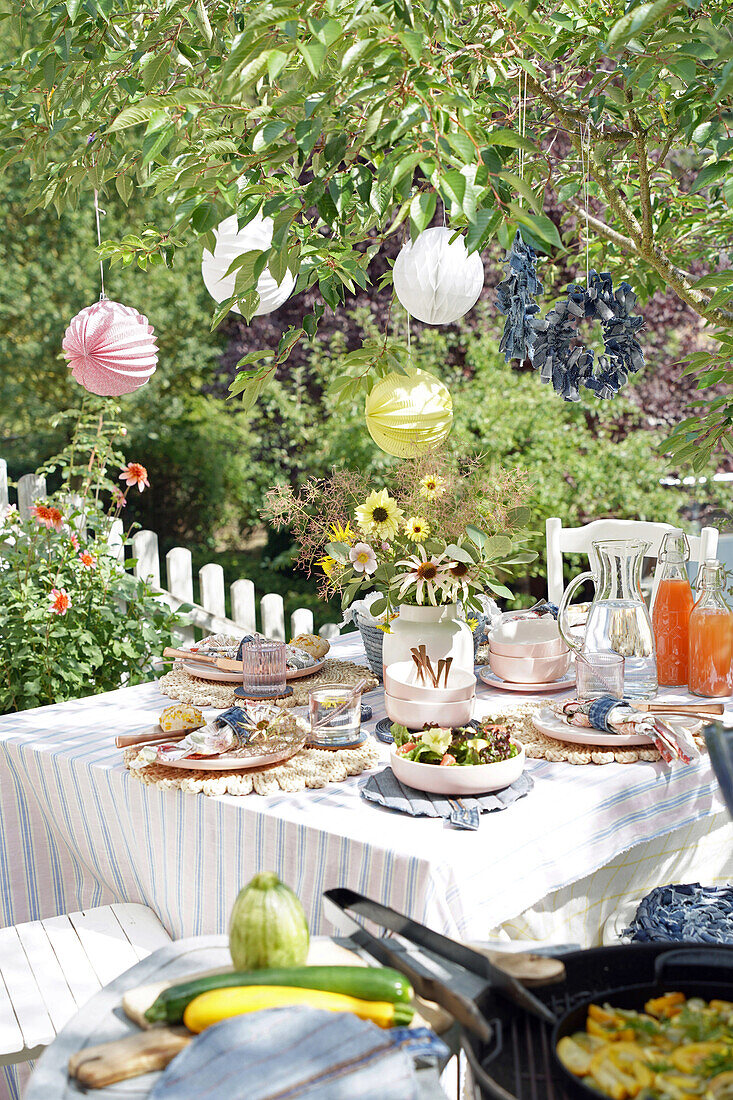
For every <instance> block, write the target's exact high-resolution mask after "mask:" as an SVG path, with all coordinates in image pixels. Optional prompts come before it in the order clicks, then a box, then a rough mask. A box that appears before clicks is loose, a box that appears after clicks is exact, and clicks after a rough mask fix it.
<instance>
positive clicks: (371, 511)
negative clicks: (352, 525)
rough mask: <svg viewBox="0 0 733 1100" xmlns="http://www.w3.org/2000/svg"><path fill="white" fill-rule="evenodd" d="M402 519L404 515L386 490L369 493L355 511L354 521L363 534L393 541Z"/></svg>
mask: <svg viewBox="0 0 733 1100" xmlns="http://www.w3.org/2000/svg"><path fill="white" fill-rule="evenodd" d="M404 518H405V513H404V512H403V511H402V509H401V508H400V507H399V506H398V504H397V501H396V500H395V499H394V497H391V496H390V495H389V493H388V492H387V490H386V489H381V490H380V491H379V492H378V493H377V492H371V493H370V494H369V496H368V497H367V498H366V500H365V501H364V503H363V504H360V505H359V507H358V508H357V509H356V519H357V522H358V524H359V526H360V527H361V529H362V531H363V532H364V534H365V535H375V536H376V537H377V538H380V539H393V538H394V537H395V535H396V534H397V532H398V531H399V528H400V523H401V521H402V520H403V519H404Z"/></svg>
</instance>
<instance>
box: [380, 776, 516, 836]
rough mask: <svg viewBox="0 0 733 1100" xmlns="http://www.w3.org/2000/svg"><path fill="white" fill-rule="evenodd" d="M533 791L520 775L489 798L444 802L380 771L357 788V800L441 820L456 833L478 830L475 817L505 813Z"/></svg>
mask: <svg viewBox="0 0 733 1100" xmlns="http://www.w3.org/2000/svg"><path fill="white" fill-rule="evenodd" d="M533 787H534V780H533V779H532V778H531V777H530V776H529V775H528V774H527V772H522V774H521V775H520V777H519V779H517V781H516V782H515V783H512V785H511V787H505V788H504V790H503V791H495V792H494V793H493V794H482V795H477V796H476V797H465V796H464V797H461V798H448V797H447V796H446V795H442V794H428V793H427V792H426V791H417V790H415V788H414V787H407V786H405V784H404V783H400V781H399V779H398V778H397V777H396V775H395V774H394V772H393V771H392V769H391V768H384V769H383V770H382V771H381V772H377V773H376V775H370V776H368V778H367V779H365V780H364V781H363V783H362V784H361V796H362V798H366V799H367V801H369V802H376V803H377V804H378V805H379V806H385V807H386V808H387V809H388V810H397V811H398V813H402V814H410V816H411V817H442V818H444V819H445V820H446V821H448V822H449V823H450V824H451V825H455V826H456V828H458V829H478V827H479V814H482V813H492V812H493V811H495V810H505V809H506V808H507V806H511V804H512V802H516V801H517V799H518V798H523V797H524V795H526V794H529V792H530V791H531V790H532V788H533Z"/></svg>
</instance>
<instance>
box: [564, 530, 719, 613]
mask: <svg viewBox="0 0 733 1100" xmlns="http://www.w3.org/2000/svg"><path fill="white" fill-rule="evenodd" d="M545 530H546V536H547V598H548V600H549V601H550V603H556V604H559V603H560V600H561V599H562V594H563V592H564V591H565V581H564V578H563V568H562V558H563V554H587V555H588V557H589V559H590V554H591V547H592V544H593V543H594V542H598V541H600V540H605V539H643V540H644V541H645V542H648V543H649V544H650V545H649V550H648V551H647V554H646V557H648V558H654V559H656V558H657V557H658V556H659V549H660V546H661V543H662V539H663V538H664V536H665V535H666V533H667V531H672V530H674V526H673V524H671V523H647V522H646V521H644V520H636V519H596V520H594V521H593V522H592V523H587V524H586V525H585V527H563V525H562V520H561V519H558V518H557V517H554V516H553V517H552V518H551V519H548V520H547V523H546V524H545ZM687 539H688V542H689V544H690V561H691V562H701V561H706V560H707V559H708V558H714V557H715V555H716V552H717V548H718V529H717V527H703V529H702V531H701V532H700V534H699V535H688V536H687ZM592 565H593V563H591V566H590V567H591V568H592ZM661 568H662V567H661V563H660V562H657V565H656V568H655V571H654V584H653V588H652V599H654V594H655V593H656V590H657V584H658V583H659V575H660V574H661Z"/></svg>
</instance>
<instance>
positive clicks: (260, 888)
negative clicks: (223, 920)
mask: <svg viewBox="0 0 733 1100" xmlns="http://www.w3.org/2000/svg"><path fill="white" fill-rule="evenodd" d="M309 942H310V936H309V933H308V922H307V921H306V919H305V913H304V911H303V906H302V905H301V904H300V901H299V900H298V898H297V896H296V895H295V894H294V893H293V891H292V890H291V889H290V887H289V886H286V885H285V883H284V882H281V881H280V879H279V878H278V877H277V875H276V874H275V873H274V871H263V872H262V873H261V874H259V875H255V877H254V878H253V879H252V881H251V882H250V883H248V884H247V886H244V887H243V888H242V889H241V890H240V891H239V894H238V895H237V900H236V901H235V902H234V908H233V909H232V915H231V917H230V919H229V950H230V952H231V956H232V962H233V963H234V968H235V970H267V969H269V968H271V967H281V966H284V967H288V966H303V964H304V963H305V961H306V959H307V958H308V945H309Z"/></svg>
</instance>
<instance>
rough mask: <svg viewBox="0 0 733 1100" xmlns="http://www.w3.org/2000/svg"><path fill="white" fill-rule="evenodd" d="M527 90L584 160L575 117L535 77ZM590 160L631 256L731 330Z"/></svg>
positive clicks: (729, 316)
mask: <svg viewBox="0 0 733 1100" xmlns="http://www.w3.org/2000/svg"><path fill="white" fill-rule="evenodd" d="M527 88H528V90H529V91H531V92H532V94H533V95H535V96H536V97H537V99H539V100H540V101H541V102H542V103H544V104H545V106H546V107H549V108H550V110H551V111H552V113H553V114H554V116H555V118H557V119H558V120H559V122H560V123H561V124H562V125H563V126H564V127H565V128H566V129H567V131H568V137H569V139H570V142H571V143H572V146H573V148H574V149H575V151H576V153H577V154H578V156H580V157H582V156H583V153H584V150H583V145H582V141H581V136H580V131H579V130H578V132H577V133H576V126H577V120H576V118H575V117H574V113H573V114H571V112H569V111H568V110H567V109H566V108H565V107H563V105H562V104H561V103H560V102H559V101H558V100H557V99H556V97H555V96H554V95H552V93H551V92H548V91H546V90H545V89H544V88H543V87H542V85H541V84H539V83H538V82H537V81H536V80H534V78H533V77H531V76H529V74H528V75H527ZM637 148H638V147H637ZM644 154H645V155H646V146H645V147H644ZM588 159H589V161H590V164H591V166H592V170H593V176H594V178H595V180H596V182H597V183H598V185H599V187H600V188H601V190H602V192H603V194H604V197H605V199H606V202H607V203H608V205H609V207H610V209H611V210H612V211H613V213H614V214H615V215H616V217H617V218H618V220H619V221H620V223H621V225H622V226H623V228H624V230H625V231H626V234H627V237H628V240H629V242H630V243H631V245H632V246H633V248H632V249H630V250H629V251H631V254H632V255H638V256H640V257H641V258H642V259H643V260H645V261H646V262H647V263H648V264H649V266H650V267H652V268H653V269H654V270H655V271H656V272H657V274H659V275H662V276H663V278H664V279H665V281H666V282H667V283H668V285H669V286H670V287H671V288H672V290H674V292H675V293H676V294H677V296H678V297H679V298H681V299H682V301H683V302H686V303H687V304H688V306H690V307H691V308H692V309H693V310H694V311H695V312H696V313H698V314H699V315H700V316H701V317H703V318H704V319H705V320H706V321H711V322H712V323H713V324H716V325H720V326H721V327H724V328H730V327H731V321H733V311H731V310H726V309H718V308H715V307H712V306H711V305H710V302H709V300H708V298H706V296H705V295H704V294H703V293H702V292H701V291H699V290H695V288H694V287H693V286H692V285H691V282H690V277H689V274H688V273H687V272H683V271H682V270H681V269H680V268H678V267H675V265H674V264H673V263H672V261H671V260H670V259H669V258H668V257H667V256H666V255H665V254H664V252H662V250H661V248H660V247H659V246H658V245H657V244H656V243H655V241H654V237H653V233H652V235H651V236H649V235H648V234H647V232H646V227H645V226H642V224H641V223H640V222H639V219H638V218H637V216H636V214H635V213H634V211H633V210H632V209H631V207H630V206H629V205H628V203H627V202H626V198H625V196H624V195H623V193H622V192H621V190H620V189H619V188H618V187H617V185H616V183H615V182H614V180H613V179H612V178H611V177H610V175H609V174H608V170H607V168H606V166H605V164H604V163H602V162H601V161H599V160H598V158H597V157H596V155H595V153H594V152H593V149H589V150H588ZM640 168H641V164H640ZM647 186H648V164H647ZM643 209H644V203H643V202H642V210H643ZM649 213H650V214H651V205H650V206H649ZM643 216H644V215H643ZM589 221H590V219H589ZM601 224H603V223H601ZM650 229H651V226H650ZM618 236H619V237H620V238H621V240H624V235H623V234H618ZM617 243H619V244H620V243H621V242H620V241H617ZM621 247H624V248H626V247H627V246H626V245H625V244H623V245H621Z"/></svg>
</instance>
